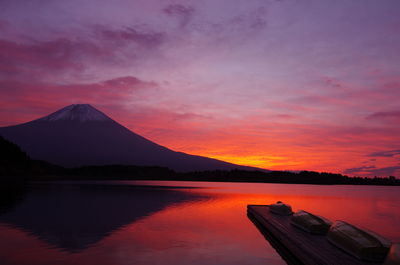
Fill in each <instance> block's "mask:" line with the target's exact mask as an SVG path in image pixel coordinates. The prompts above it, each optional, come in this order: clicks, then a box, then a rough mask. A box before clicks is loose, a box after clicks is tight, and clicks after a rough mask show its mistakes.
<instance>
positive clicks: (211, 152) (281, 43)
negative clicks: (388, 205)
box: [0, 0, 400, 176]
mask: <svg viewBox="0 0 400 265" xmlns="http://www.w3.org/2000/svg"><path fill="white" fill-rule="evenodd" d="M399 9H400V2H399V1H397V0H388V1H376V0H365V1H346V0H340V1H334V2H332V1H319V0H311V1H306V2H304V1H298V2H293V1H290V0H289V1H272V0H271V1H268V0H267V1H242V0H229V1H228V0H218V1H215V0H205V1H185V2H184V3H178V2H173V3H172V2H171V3H170V2H168V3H166V2H165V1H161V0H146V1H145V0H138V1H128V0H120V1H118V3H111V2H108V1H98V0H85V1H83V0H70V1H61V0H59V1H51V2H48V1H44V2H43V1H29V3H26V1H23V2H22V1H13V0H5V1H1V3H0V32H1V36H0V105H1V106H2V108H1V109H0V126H6V125H13V124H17V123H21V122H26V121H29V120H32V119H35V118H38V117H41V116H44V115H47V114H49V113H50V112H52V111H55V110H57V109H59V108H61V107H64V106H65V105H69V104H73V103H89V104H93V105H94V106H95V107H96V108H98V109H100V110H101V111H103V112H105V113H107V114H110V116H111V118H113V119H115V120H117V121H118V122H120V123H121V124H123V125H125V126H127V127H128V128H130V129H131V130H133V131H134V132H136V133H139V134H141V135H143V136H145V137H147V138H149V139H150V140H153V141H155V142H158V143H159V144H162V145H164V146H167V147H169V148H171V149H174V150H177V151H183V152H187V153H191V154H196V155H203V156H209V157H214V158H218V159H222V160H226V161H229V162H233V163H238V164H244V165H251V166H257V167H262V168H269V169H288V170H317V171H330V172H340V173H345V174H348V175H364V176H374V175H378V176H387V175H395V176H400V171H399V170H400V164H399V163H400V144H399V143H400V141H399V140H400V138H399V135H400V125H399V124H400V108H399V99H400V63H399V62H400V53H399V51H398V47H400V34H399V28H400V16H398V10H399ZM88 14H90V15H88Z"/></svg>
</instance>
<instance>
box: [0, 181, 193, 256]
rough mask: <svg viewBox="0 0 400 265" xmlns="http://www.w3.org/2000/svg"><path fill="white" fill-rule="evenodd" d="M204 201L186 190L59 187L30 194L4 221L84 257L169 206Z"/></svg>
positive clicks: (4, 215) (1, 220) (6, 215)
mask: <svg viewBox="0 0 400 265" xmlns="http://www.w3.org/2000/svg"><path fill="white" fill-rule="evenodd" d="M196 199H200V196H197V195H194V194H192V193H189V192H184V191H182V190H171V189H166V188H145V187H134V186H105V185H102V186H92V185H68V186H65V185H62V186H61V185H58V186H54V187H53V186H52V187H51V188H49V187H42V188H34V189H33V190H30V191H29V192H28V194H27V195H26V197H25V200H23V201H22V202H20V203H19V204H18V205H17V206H16V207H15V208H14V209H11V210H10V211H8V212H6V213H4V214H2V215H0V222H1V223H6V224H9V225H12V226H16V227H18V228H20V229H23V230H25V231H27V232H29V233H31V234H33V235H34V236H36V237H38V238H39V239H41V240H44V241H45V242H47V243H49V244H51V245H53V246H55V247H57V248H60V249H62V250H66V251H68V252H79V251H81V250H83V249H85V248H87V247H89V246H90V245H92V244H94V243H96V242H98V241H100V240H101V239H103V238H104V237H106V236H107V235H109V234H111V233H112V232H113V231H115V230H117V229H119V228H121V227H122V226H124V225H128V224H130V223H132V222H135V221H137V220H138V219H140V218H143V217H145V216H148V215H150V214H152V213H154V212H157V211H160V210H162V209H164V208H165V207H167V206H170V205H173V204H176V203H180V202H184V201H191V200H196Z"/></svg>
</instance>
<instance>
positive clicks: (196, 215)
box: [0, 182, 400, 265]
mask: <svg viewBox="0 0 400 265" xmlns="http://www.w3.org/2000/svg"><path fill="white" fill-rule="evenodd" d="M127 183H129V182H127ZM139 184H144V185H148V184H149V182H147V183H146V182H143V183H139ZM153 185H162V186H168V185H172V186H179V185H180V186H187V185H192V186H193V187H205V189H202V188H200V189H182V188H180V189H178V190H179V192H183V193H188V194H191V195H195V196H193V198H197V199H196V200H192V201H188V202H183V203H176V204H171V205H170V206H168V207H167V208H164V209H162V210H160V211H157V212H155V213H152V214H150V215H148V216H145V217H143V218H141V219H139V220H137V221H134V222H132V223H130V224H128V225H126V226H123V227H121V228H119V229H118V230H117V231H113V232H112V233H110V235H108V236H106V237H104V238H103V239H102V240H101V241H99V242H97V243H96V244H94V245H91V246H88V247H87V248H85V249H83V250H81V251H78V252H76V253H69V252H66V251H63V250H60V249H57V248H55V247H54V246H52V245H49V244H47V243H44V242H43V241H41V240H39V239H37V238H36V237H35V236H33V235H30V234H29V233H26V232H22V231H20V230H19V229H17V228H12V227H5V226H3V225H0V239H1V240H0V242H3V243H2V245H1V250H2V251H1V253H0V260H2V261H8V262H9V264H21V265H31V264H41V265H51V264H60V265H66V264H78V263H79V264H101V265H112V264H126V262H127V261H129V262H130V263H129V262H128V264H177V260H178V261H179V263H182V264H283V261H282V260H281V259H280V257H279V256H278V255H277V254H276V252H275V250H274V249H273V248H272V247H271V246H270V245H269V243H268V242H267V241H266V240H265V239H264V237H263V236H262V235H261V234H260V233H259V231H258V230H257V229H256V227H255V226H254V225H253V223H252V222H251V221H250V220H249V219H248V218H247V216H246V206H247V204H269V203H273V202H276V201H278V200H282V201H284V202H286V203H289V204H291V205H292V207H293V210H295V211H297V210H299V209H304V210H307V211H310V212H312V213H314V214H319V215H322V216H324V217H327V218H329V219H331V220H337V219H340V220H345V221H347V222H350V223H352V224H355V225H359V226H362V227H365V228H368V229H371V230H373V231H375V232H377V233H379V234H381V235H383V236H386V237H387V238H389V239H390V240H392V241H393V242H398V241H399V240H400V231H399V230H398V229H397V226H398V224H399V222H400V211H399V205H400V200H399V197H398V188H397V187H369V186H318V185H285V184H243V183H237V184H229V183H224V184H221V183H191V184H188V183H178V182H169V184H168V182H153ZM105 190H106V189H105ZM196 195H201V196H196ZM17 207H18V206H17ZM105 214H106V213H105ZM21 253H24V255H21ZM6 264H7V263H6Z"/></svg>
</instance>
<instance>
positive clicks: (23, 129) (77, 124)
mask: <svg viewBox="0 0 400 265" xmlns="http://www.w3.org/2000/svg"><path fill="white" fill-rule="evenodd" d="M0 135H2V136H3V137H4V138H6V139H8V140H10V141H12V142H14V143H16V144H18V145H19V146H20V147H21V148H22V149H23V150H24V151H25V152H27V153H28V155H29V156H30V157H31V158H33V159H38V160H45V161H48V162H50V163H54V164H56V165H61V166H66V167H76V166H82V165H111V164H123V165H139V166H163V167H169V168H171V169H174V170H177V171H198V170H215V169H234V168H238V169H252V168H250V167H243V166H238V165H234V164H231V163H227V162H223V161H219V160H216V159H211V158H206V157H201V156H194V155H188V154H185V153H181V152H175V151H172V150H170V149H168V148H166V147H163V146H161V145H158V144H156V143H154V142H151V141H149V140H147V139H146V138H144V137H142V136H140V135H138V134H136V133H134V132H132V131H130V130H128V129H127V128H125V127H124V126H122V125H120V124H119V123H117V122H115V121H114V120H112V119H111V118H109V117H108V116H106V115H105V114H104V113H102V112H100V111H99V110H97V109H95V108H93V107H92V106H90V105H88V104H74V105H70V106H67V107H65V108H63V109H61V110H59V111H56V112H54V113H52V114H50V115H48V116H46V117H43V118H40V119H37V120H34V121H31V122H27V123H24V124H20V125H15V126H9V127H2V128H0Z"/></svg>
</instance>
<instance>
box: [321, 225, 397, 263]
mask: <svg viewBox="0 0 400 265" xmlns="http://www.w3.org/2000/svg"><path fill="white" fill-rule="evenodd" d="M327 238H328V240H329V242H331V243H332V244H333V245H335V246H337V247H339V248H340V249H342V250H344V251H345V252H347V253H349V254H351V255H353V256H355V257H356V258H358V259H361V260H365V261H371V262H382V261H384V259H385V257H386V256H387V254H388V252H389V248H390V246H391V242H390V241H389V240H387V239H386V238H384V237H382V236H380V235H377V234H375V233H374V232H372V231H369V230H366V229H361V228H358V227H356V226H353V225H351V224H348V223H346V222H343V221H336V222H335V224H334V225H332V226H331V228H330V229H329V231H328V235H327Z"/></svg>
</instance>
